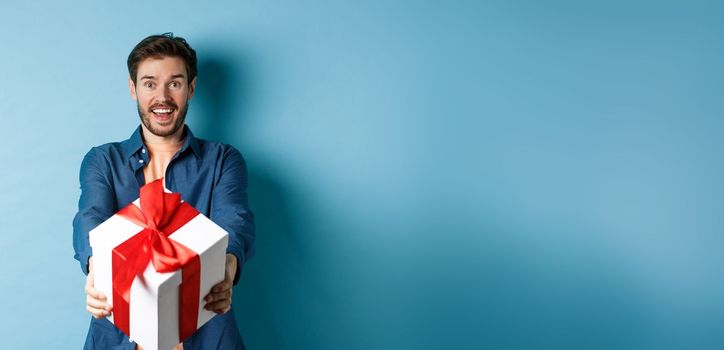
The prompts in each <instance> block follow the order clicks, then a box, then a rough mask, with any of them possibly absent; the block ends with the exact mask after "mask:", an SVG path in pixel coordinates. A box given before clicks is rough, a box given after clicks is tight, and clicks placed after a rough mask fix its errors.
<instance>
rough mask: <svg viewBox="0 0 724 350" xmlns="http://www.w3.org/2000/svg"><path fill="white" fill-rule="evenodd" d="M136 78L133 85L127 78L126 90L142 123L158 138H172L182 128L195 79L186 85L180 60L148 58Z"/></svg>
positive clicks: (186, 79)
mask: <svg viewBox="0 0 724 350" xmlns="http://www.w3.org/2000/svg"><path fill="white" fill-rule="evenodd" d="M136 74H137V75H136V83H135V84H134V83H133V80H131V79H130V78H129V79H128V88H129V89H130V91H131V97H132V98H133V99H134V100H136V101H137V104H138V116H139V117H141V123H143V125H144V126H145V127H146V129H148V131H150V132H151V133H152V134H154V135H157V136H162V137H165V136H170V135H173V134H175V133H176V132H177V131H178V130H179V129H181V127H183V125H184V120H185V119H186V111H187V110H188V101H189V100H191V97H192V96H193V95H194V88H195V87H196V78H194V80H193V81H192V82H191V83H189V82H188V73H187V72H186V65H185V64H184V61H183V59H181V58H179V57H163V58H147V59H145V60H143V61H141V63H140V64H139V65H138V70H137V73H136Z"/></svg>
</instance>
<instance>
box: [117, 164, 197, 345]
mask: <svg viewBox="0 0 724 350" xmlns="http://www.w3.org/2000/svg"><path fill="white" fill-rule="evenodd" d="M140 202H141V208H140V209H139V208H138V207H137V206H136V205H134V204H133V203H131V204H129V205H128V206H126V207H125V208H123V209H121V210H120V211H119V212H118V213H117V214H118V215H120V216H122V217H124V218H126V219H128V220H130V221H132V222H133V223H135V224H136V225H138V226H141V227H143V230H142V231H141V232H139V233H137V234H136V235H134V236H133V237H131V238H129V239H128V240H126V241H125V242H123V243H121V244H120V245H118V246H117V247H115V248H113V258H112V270H113V304H114V305H113V310H114V315H113V321H114V323H115V325H116V327H118V328H119V329H120V330H122V331H123V332H124V333H126V334H127V335H128V336H129V337H130V336H131V329H130V302H131V284H133V280H134V279H135V278H136V276H137V275H140V274H142V273H143V271H144V270H145V269H146V266H148V262H149V261H150V262H151V263H152V264H153V267H154V269H155V270H156V271H158V272H173V271H176V270H178V269H179V268H181V276H182V280H181V288H180V291H179V293H180V295H179V308H180V309H179V315H180V316H179V341H183V340H184V339H186V337H188V336H190V335H191V334H193V333H194V331H196V321H197V319H198V313H199V307H198V302H199V294H200V291H199V289H200V288H201V287H200V284H201V276H200V265H201V264H200V260H199V256H198V254H196V252H194V251H193V250H191V249H189V248H188V247H186V246H184V245H182V244H181V243H178V242H176V241H173V240H171V239H169V238H168V236H170V235H171V234H172V233H174V232H175V231H176V230H178V229H179V228H181V227H182V226H184V225H186V223H188V222H189V221H191V219H193V218H194V217H196V215H198V214H199V212H198V211H196V209H194V208H193V207H192V206H191V205H189V204H187V203H185V202H181V195H180V194H178V193H166V192H164V190H163V178H161V179H158V180H156V181H153V182H151V183H149V184H147V185H145V186H143V187H141V194H140Z"/></svg>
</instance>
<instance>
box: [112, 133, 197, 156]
mask: <svg viewBox="0 0 724 350" xmlns="http://www.w3.org/2000/svg"><path fill="white" fill-rule="evenodd" d="M142 133H143V131H142V130H141V126H140V125H139V126H138V128H136V130H135V131H134V132H133V134H131V137H129V138H128V140H126V142H124V145H123V155H124V156H125V157H126V159H128V158H131V157H132V156H133V155H134V154H136V153H137V152H138V151H139V150H141V148H143V147H144V144H143V136H142ZM183 135H185V136H184V143H183V145H182V146H181V150H180V151H179V154H181V153H183V152H185V151H186V149H187V148H189V147H191V151H193V153H194V155H195V156H196V157H197V158H200V157H201V148H200V146H199V141H198V140H197V139H196V137H194V133H192V132H191V129H190V128H189V127H188V125H184V132H183Z"/></svg>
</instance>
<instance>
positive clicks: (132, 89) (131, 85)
mask: <svg viewBox="0 0 724 350" xmlns="http://www.w3.org/2000/svg"><path fill="white" fill-rule="evenodd" d="M128 91H129V92H130V93H131V98H132V99H134V100H136V101H138V96H136V84H134V83H133V80H131V77H128Z"/></svg>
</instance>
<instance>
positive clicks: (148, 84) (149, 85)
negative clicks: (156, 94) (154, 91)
mask: <svg viewBox="0 0 724 350" xmlns="http://www.w3.org/2000/svg"><path fill="white" fill-rule="evenodd" d="M143 86H145V87H147V88H153V82H150V81H147V82H145V83H143Z"/></svg>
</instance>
